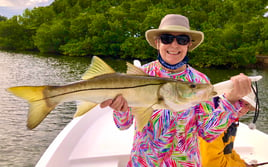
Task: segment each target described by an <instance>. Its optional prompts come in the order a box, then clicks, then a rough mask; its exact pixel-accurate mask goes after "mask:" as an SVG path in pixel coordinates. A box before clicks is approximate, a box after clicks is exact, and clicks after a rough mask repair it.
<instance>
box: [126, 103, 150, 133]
mask: <svg viewBox="0 0 268 167" xmlns="http://www.w3.org/2000/svg"><path fill="white" fill-rule="evenodd" d="M131 111H132V114H133V115H134V117H135V119H136V124H137V131H141V130H142V129H143V128H144V127H145V125H146V124H148V122H149V120H150V118H151V116H152V113H153V111H154V110H153V109H152V107H149V108H142V107H135V108H132V110H131Z"/></svg>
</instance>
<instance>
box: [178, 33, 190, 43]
mask: <svg viewBox="0 0 268 167" xmlns="http://www.w3.org/2000/svg"><path fill="white" fill-rule="evenodd" d="M176 40H177V42H178V44H180V45H187V44H188V43H189V42H190V38H189V36H188V35H178V36H176Z"/></svg>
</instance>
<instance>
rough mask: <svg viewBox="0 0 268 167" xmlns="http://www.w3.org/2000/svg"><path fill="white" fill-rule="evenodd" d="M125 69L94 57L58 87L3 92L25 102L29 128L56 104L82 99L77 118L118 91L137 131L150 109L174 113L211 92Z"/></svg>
mask: <svg viewBox="0 0 268 167" xmlns="http://www.w3.org/2000/svg"><path fill="white" fill-rule="evenodd" d="M127 68H128V69H127V74H125V73H116V72H115V71H114V70H113V69H112V68H111V67H110V66H109V65H107V64H106V63H105V62H104V61H103V60H101V59H100V58H98V57H96V56H94V57H93V58H92V62H91V65H90V67H89V69H88V70H87V72H86V73H85V74H84V75H83V77H82V79H83V80H82V81H79V82H75V83H71V84H67V85H62V86H49V85H45V86H18V87H10V88H8V89H7V91H9V92H11V93H13V94H14V95H16V96H18V97H20V98H22V99H25V100H27V101H28V102H29V105H30V108H29V113H28V121H27V127H28V128H29V129H33V128H35V127H36V126H37V125H39V124H40V123H41V122H42V120H43V119H44V118H45V117H46V116H47V115H48V114H49V113H50V112H51V111H52V110H53V109H54V108H55V107H56V106H57V105H59V104H60V103H63V102H68V101H82V103H81V104H80V105H78V106H77V111H76V113H75V117H77V116H81V115H83V114H84V113H86V112H87V111H89V110H90V109H91V108H93V107H95V106H96V105H97V104H100V103H101V102H103V101H105V100H107V99H113V98H114V97H116V96H117V95H118V94H122V95H123V97H124V98H125V99H126V100H127V102H128V105H129V106H130V107H132V114H133V115H134V117H135V119H136V123H137V130H141V129H142V128H143V127H144V126H145V124H146V123H147V122H148V121H149V119H150V117H151V115H152V112H153V109H156V108H167V109H170V110H172V111H174V112H176V111H180V110H183V109H186V108H188V107H190V106H192V105H195V104H197V103H199V102H201V101H205V100H208V99H209V98H211V97H212V96H213V95H215V92H214V91H213V86H212V85H211V84H196V83H190V82H183V81H178V80H175V79H171V78H160V77H153V76H149V75H148V74H146V73H144V72H143V71H142V70H141V69H140V68H138V67H135V66H134V65H132V64H130V63H127Z"/></svg>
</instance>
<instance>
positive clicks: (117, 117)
mask: <svg viewBox="0 0 268 167" xmlns="http://www.w3.org/2000/svg"><path fill="white" fill-rule="evenodd" d="M113 118H114V122H115V124H116V126H117V127H118V128H119V129H120V130H124V129H128V128H129V127H130V126H131V125H132V124H133V120H134V117H133V115H132V114H131V108H129V109H128V111H127V112H122V111H113Z"/></svg>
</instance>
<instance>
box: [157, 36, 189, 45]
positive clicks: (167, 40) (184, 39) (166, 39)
mask: <svg viewBox="0 0 268 167" xmlns="http://www.w3.org/2000/svg"><path fill="white" fill-rule="evenodd" d="M174 38H176V40H177V43H178V44H179V45H187V44H188V43H189V42H190V37H189V36H188V35H178V36H174V35H171V34H162V35H160V39H161V42H162V43H163V44H171V43H172V42H173V40H174Z"/></svg>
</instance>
